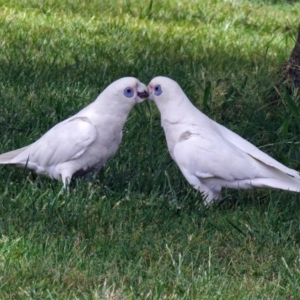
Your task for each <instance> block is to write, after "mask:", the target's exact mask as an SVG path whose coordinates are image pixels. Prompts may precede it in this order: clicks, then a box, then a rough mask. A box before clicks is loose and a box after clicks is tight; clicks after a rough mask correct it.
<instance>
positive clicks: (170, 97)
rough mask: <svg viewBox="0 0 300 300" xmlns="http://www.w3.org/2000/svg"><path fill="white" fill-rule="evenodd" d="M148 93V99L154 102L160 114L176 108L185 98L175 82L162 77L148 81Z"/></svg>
mask: <svg viewBox="0 0 300 300" xmlns="http://www.w3.org/2000/svg"><path fill="white" fill-rule="evenodd" d="M148 92H149V99H151V100H153V101H154V102H155V104H156V106H157V108H158V109H159V111H160V112H161V113H163V112H166V111H170V110H172V108H174V107H178V105H179V104H180V103H181V102H182V100H184V99H185V98H186V96H185V94H184V92H183V91H182V89H181V87H180V86H179V84H178V83H177V82H176V81H174V80H172V79H171V78H168V77H163V76H158V77H155V78H153V79H152V80H151V81H150V83H149V85H148ZM186 99H187V98H186Z"/></svg>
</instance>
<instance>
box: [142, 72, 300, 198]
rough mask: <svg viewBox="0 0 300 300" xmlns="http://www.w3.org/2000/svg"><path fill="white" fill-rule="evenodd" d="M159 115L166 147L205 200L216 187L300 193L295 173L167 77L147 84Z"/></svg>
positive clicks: (218, 190)
mask: <svg viewBox="0 0 300 300" xmlns="http://www.w3.org/2000/svg"><path fill="white" fill-rule="evenodd" d="M148 92H149V98H150V99H151V100H154V102H155V104H156V106H157V108H158V110H159V112H160V114H161V125H162V127H163V129H164V132H165V136H166V140H167V145H168V150H169V152H170V155H171V157H172V158H173V160H174V161H175V162H176V163H177V165H178V166H179V168H180V170H181V172H182V174H183V175H184V177H185V178H186V179H187V181H188V182H189V183H190V184H191V185H192V186H194V188H196V189H198V190H199V191H200V192H202V193H203V196H204V197H205V201H206V203H209V202H211V201H212V200H215V199H220V197H221V189H222V188H223V187H224V188H234V189H250V188H253V187H271V188H276V189H283V190H289V191H294V192H300V175H299V173H298V172H297V171H295V170H293V169H290V168H288V167H286V166H284V165H283V164H281V163H280V162H278V161H276V160H275V159H273V158H272V157H270V156H269V155H267V154H266V153H264V152H262V151H261V150H259V149H258V148H257V147H255V146H254V145H253V144H251V143H249V142H248V141H246V140H245V139H243V138H242V137H240V136H239V135H237V134H236V133H234V132H232V131H230V130H229V129H227V128H225V127H224V126H222V125H220V124H218V123H216V122H215V121H213V120H211V119H210V118H208V117H207V116H206V115H204V114H203V113H202V112H201V111H199V110H198V109H197V108H196V107H195V106H194V105H193V104H192V103H191V102H190V100H189V99H188V98H187V96H186V95H185V94H184V92H183V91H182V89H181V88H180V86H179V85H178V83H177V82H175V81H174V80H172V79H170V78H167V77H161V76H160V77H155V78H153V79H152V80H151V82H150V83H149V85H148Z"/></svg>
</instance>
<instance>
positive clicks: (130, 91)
mask: <svg viewBox="0 0 300 300" xmlns="http://www.w3.org/2000/svg"><path fill="white" fill-rule="evenodd" d="M133 95H134V91H133V88H132V87H130V86H129V87H127V88H126V89H125V90H124V96H125V97H127V98H131V97H132V96H133Z"/></svg>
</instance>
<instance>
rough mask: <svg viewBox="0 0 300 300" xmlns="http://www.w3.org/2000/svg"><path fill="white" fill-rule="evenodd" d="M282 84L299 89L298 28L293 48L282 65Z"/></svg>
mask: <svg viewBox="0 0 300 300" xmlns="http://www.w3.org/2000/svg"><path fill="white" fill-rule="evenodd" d="M284 82H285V83H288V84H293V85H294V86H295V87H297V88H300V26H299V29H298V37H297V40H296V44H295V47H294V49H293V51H292V54H291V56H290V58H289V60H288V61H287V63H286V64H285V65H284Z"/></svg>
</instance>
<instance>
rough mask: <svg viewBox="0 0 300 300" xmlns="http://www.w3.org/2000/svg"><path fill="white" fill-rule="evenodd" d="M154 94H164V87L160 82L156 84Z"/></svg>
mask: <svg viewBox="0 0 300 300" xmlns="http://www.w3.org/2000/svg"><path fill="white" fill-rule="evenodd" d="M154 94H155V95H156V96H159V95H161V94H162V89H161V86H160V84H157V85H155V86H154Z"/></svg>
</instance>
